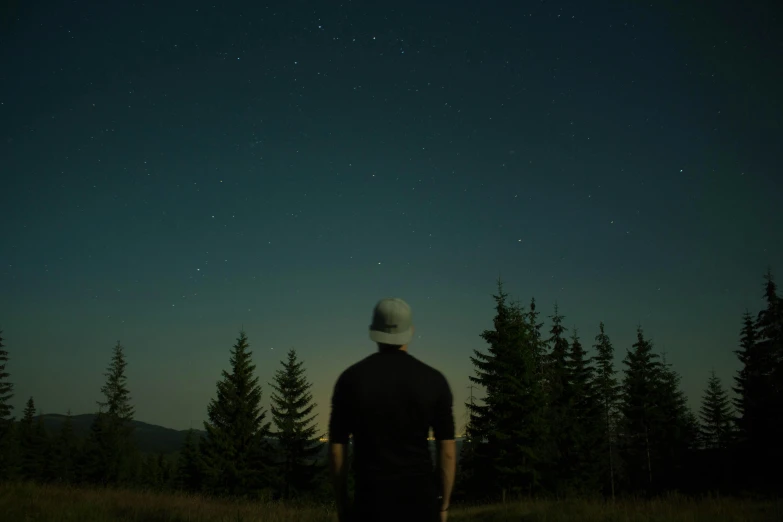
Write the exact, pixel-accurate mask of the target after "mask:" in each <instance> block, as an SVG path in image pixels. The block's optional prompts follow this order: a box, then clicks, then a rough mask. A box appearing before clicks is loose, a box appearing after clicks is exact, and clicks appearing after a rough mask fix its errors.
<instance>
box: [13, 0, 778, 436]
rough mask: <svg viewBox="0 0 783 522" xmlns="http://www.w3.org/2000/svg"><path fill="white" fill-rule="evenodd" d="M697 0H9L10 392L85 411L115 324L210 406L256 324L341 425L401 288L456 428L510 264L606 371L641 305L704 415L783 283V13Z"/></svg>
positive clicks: (166, 381) (132, 352)
mask: <svg viewBox="0 0 783 522" xmlns="http://www.w3.org/2000/svg"><path fill="white" fill-rule="evenodd" d="M698 3H699V2H666V1H664V2H633V1H630V2H627V1H619V0H614V1H604V0H601V1H595V2H583V1H581V0H579V1H577V0H572V1H550V0H545V1H541V0H535V1H526V0H515V1H505V0H504V1H495V2H471V1H467V0H454V1H449V2H445V1H431V0H417V1H411V0H401V1H398V2H375V3H369V2H358V1H356V2H350V1H344V2H342V3H340V2H326V1H300V0H290V1H289V0H287V1H285V2H270V3H266V2H220V3H218V2H203V1H200V0H188V1H184V0H167V1H166V2H146V3H139V2H135V3H130V2H122V3H116V2H99V1H97V0H89V1H51V2H46V3H44V2H22V1H20V0H16V1H11V2H4V3H3V5H4V6H5V7H4V8H3V9H4V10H3V12H2V18H0V60H1V62H0V63H2V64H3V66H2V69H0V122H2V124H1V125H0V133H1V134H0V238H1V240H0V328H1V329H3V330H4V333H3V337H4V338H5V344H6V345H7V349H8V350H9V353H10V356H11V361H10V363H9V365H8V369H9V371H10V372H11V374H12V380H13V382H15V385H16V397H15V398H14V399H13V404H14V405H15V407H16V408H17V413H20V412H21V409H22V407H23V405H24V402H25V401H26V400H27V398H28V397H30V396H34V397H35V399H36V404H37V405H38V406H39V408H40V409H41V410H42V411H43V412H44V413H65V412H66V411H67V410H68V409H70V410H72V412H73V413H75V414H80V413H91V412H94V411H95V410H96V409H97V407H96V403H95V401H97V400H98V399H99V398H100V393H99V390H100V387H101V384H102V382H103V380H104V378H103V375H102V374H103V372H104V371H105V369H106V366H107V364H108V362H109V360H110V357H111V350H112V347H113V346H114V345H115V344H116V342H117V340H120V341H121V342H122V344H123V345H124V346H125V347H126V353H127V358H128V363H129V366H128V378H129V387H130V390H131V394H132V398H133V402H134V404H135V406H136V417H137V419H139V420H142V421H144V422H149V423H154V424H160V425H163V426H167V427H171V428H176V429H186V428H188V427H189V426H191V425H193V426H194V427H201V422H202V421H203V420H204V419H206V407H207V404H208V402H209V400H210V398H212V397H213V396H214V394H215V383H216V382H217V380H218V379H219V378H220V372H221V371H222V370H223V369H225V368H227V366H228V360H229V350H230V348H231V346H232V344H234V341H235V339H236V337H237V335H238V332H239V330H240V328H244V329H245V331H246V332H247V335H248V337H249V340H250V344H251V349H252V350H253V351H254V361H255V363H256V364H257V371H258V375H259V377H260V379H261V382H262V384H263V393H264V403H265V404H266V405H268V403H267V400H268V396H269V387H268V386H267V383H268V382H269V381H270V380H271V379H272V376H273V374H274V372H275V370H277V369H278V368H279V367H280V366H279V362H280V360H281V359H283V357H284V356H285V352H286V351H287V350H288V349H289V348H295V349H296V350H297V352H298V353H299V355H300V356H301V358H302V359H303V360H304V362H305V367H306V370H307V372H308V378H309V379H310V380H311V381H312V382H313V393H314V396H315V399H316V401H317V403H318V407H317V409H316V411H317V412H318V414H319V417H318V422H319V425H320V426H321V428H322V429H323V430H325V429H326V423H327V420H328V414H329V400H330V396H331V391H332V387H333V385H334V382H335V380H336V378H337V376H338V375H339V373H340V372H341V371H342V370H343V369H344V368H346V367H347V366H348V365H350V364H352V363H354V362H356V361H358V360H359V359H361V358H363V357H365V356H366V355H369V354H370V353H372V351H373V350H374V349H375V347H374V345H373V344H372V342H371V341H370V340H369V338H368V333H367V329H368V325H369V323H370V318H371V313H372V308H373V306H374V305H375V303H376V302H377V300H378V299H380V298H383V297H390V296H394V297H401V298H403V299H405V300H406V301H408V302H409V303H410V305H411V306H412V308H413V311H414V322H415V324H416V327H417V330H416V337H415V339H414V342H413V343H412V344H411V346H410V353H411V354H412V355H414V356H415V357H417V358H419V359H420V360H422V361H424V362H426V363H428V364H431V365H433V366H435V367H437V368H438V369H440V370H441V371H442V372H443V373H444V374H445V375H446V377H447V378H448V380H449V382H450V384H451V387H452V390H453V392H454V396H455V416H456V420H457V427H458V431H460V430H461V428H462V426H463V424H464V421H465V416H464V406H463V404H464V402H465V401H466V400H467V397H468V394H469V390H468V384H469V382H468V375H470V374H472V371H473V370H472V366H471V363H470V360H469V356H470V355H471V354H472V350H473V349H483V348H484V347H485V344H484V341H482V340H481V338H480V337H479V335H480V333H481V332H482V330H483V329H485V328H490V327H491V324H492V323H491V321H492V317H493V313H494V310H493V306H494V303H493V300H492V293H494V291H495V289H496V286H495V282H496V280H497V278H498V276H501V277H502V278H503V280H504V281H505V282H506V290H507V291H508V292H510V293H511V294H512V295H513V296H514V297H516V298H519V299H521V300H522V301H524V302H528V301H529V300H530V298H531V297H532V296H535V298H536V299H537V301H538V303H539V309H540V310H541V311H542V315H543V316H548V315H551V313H552V309H553V306H554V304H555V303H556V302H557V303H558V304H559V306H560V310H561V312H562V313H563V314H564V315H565V317H566V319H565V323H566V325H567V326H569V328H570V327H576V328H578V330H579V333H580V335H581V337H582V339H583V341H584V342H585V344H588V345H592V344H593V339H594V337H595V335H596V334H597V330H598V323H599V321H604V322H605V323H606V328H607V332H608V333H609V335H610V336H611V337H612V339H613V342H614V345H615V348H616V350H617V361H618V364H619V361H620V360H621V359H622V357H623V355H624V353H625V350H626V349H627V348H630V346H631V344H632V343H633V342H634V340H635V329H636V325H637V324H641V325H642V327H643V328H644V330H645V332H646V334H647V335H648V336H650V337H651V338H652V339H653V342H654V344H655V347H656V349H657V350H658V351H665V352H666V353H667V358H668V360H669V361H670V362H672V363H673V364H674V366H675V368H676V369H677V370H678V371H679V372H680V373H681V375H682V378H683V387H684V389H685V390H686V392H687V393H688V396H689V397H690V399H691V404H692V405H693V406H697V405H698V401H699V397H700V395H701V392H702V389H703V387H704V384H705V383H706V379H707V377H708V374H709V371H710V370H711V369H713V368H714V369H715V370H716V371H717V373H718V375H719V376H720V377H721V378H723V379H724V380H725V381H727V382H728V381H729V380H730V379H731V377H732V375H734V372H735V371H736V369H737V367H738V364H737V361H736V357H735V356H734V354H733V353H732V350H734V349H735V348H736V345H737V339H738V335H739V329H740V326H741V324H740V322H741V314H742V313H743V311H744V310H745V308H749V309H750V310H751V311H753V312H754V313H755V312H756V311H757V310H758V309H759V308H760V307H761V306H762V296H763V286H762V285H763V279H762V276H763V274H764V272H765V271H766V270H767V267H771V268H772V270H773V272H775V273H778V274H780V276H779V277H781V278H783V261H782V260H783V242H782V241H780V236H779V233H780V230H781V226H782V225H783V210H781V209H782V208H783V207H782V206H781V203H780V201H781V194H783V179H781V175H780V174H781V172H780V165H781V163H783V161H781V160H783V158H782V157H781V155H782V154H783V152H782V151H783V149H781V147H780V144H781V143H783V131H782V130H781V121H783V120H782V119H781V117H782V116H783V101H782V100H783V99H782V98H781V97H780V96H779V92H778V91H777V88H778V87H779V86H780V85H781V83H782V82H781V80H783V73H781V68H780V67H779V64H780V62H781V58H782V57H783V45H782V44H781V35H782V34H783V31H781V30H780V29H781V28H780V24H781V16H780V13H779V12H777V11H774V10H773V9H772V8H769V7H765V5H764V4H763V3H758V5H757V4H754V6H753V7H742V8H741V9H739V8H737V7H733V6H732V5H730V4H731V3H729V2H711V3H710V8H709V9H705V8H702V7H698V6H697V4H698ZM651 4H652V5H651ZM770 4H771V3H770ZM545 326H546V328H547V329H548V327H549V321H548V319H547V320H546V325H545ZM475 393H476V395H477V396H480V395H481V393H480V392H479V391H478V390H477V391H476V392H475Z"/></svg>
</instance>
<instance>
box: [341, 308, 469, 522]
mask: <svg viewBox="0 0 783 522" xmlns="http://www.w3.org/2000/svg"><path fill="white" fill-rule="evenodd" d="M413 331H414V327H413V322H412V315H411V309H410V306H409V305H408V303H406V302H405V301H403V300H402V299H398V298H388V299H381V300H380V301H378V304H377V305H375V309H374V310H373V318H372V323H371V324H370V339H371V340H372V341H374V342H375V343H377V344H378V352H377V353H374V354H373V355H370V356H369V357H366V358H364V359H363V360H361V361H359V362H358V363H356V364H354V365H353V366H351V367H350V368H348V369H347V370H345V371H344V372H343V373H342V374H341V375H340V377H339V378H338V379H337V383H336V384H335V386H334V394H333V395H332V415H331V418H330V419H329V462H330V468H331V471H332V477H333V479H334V480H335V493H336V498H337V511H338V516H339V519H340V522H346V521H347V520H349V519H350V520H353V521H359V522H382V521H384V522H385V521H387V520H389V521H390V520H395V521H396V520H403V519H404V520H405V521H406V522H434V521H435V520H438V519H440V520H445V518H446V513H447V511H446V510H447V509H448V503H449V501H450V497H451V488H452V486H453V483H454V473H455V466H456V461H455V459H456V447H455V444H454V415H453V411H452V402H453V398H452V395H451V389H450V388H449V384H448V381H446V378H445V377H444V376H443V374H442V373H440V372H439V371H437V370H436V369H434V368H432V367H430V366H428V365H426V364H424V363H423V362H421V361H419V360H417V359H416V358H415V357H412V356H411V355H409V354H408V351H407V349H408V343H410V341H411V340H412V339H413ZM430 427H432V429H433V434H434V436H435V439H437V440H439V441H441V442H439V443H438V444H439V446H438V466H437V467H438V473H437V474H436V473H434V471H435V469H434V466H433V462H432V457H431V454H430V451H429V446H428V442H427V435H428V433H429V429H430ZM350 435H353V442H354V448H353V449H354V471H355V475H356V490H355V495H354V505H353V509H352V510H351V509H349V501H348V493H347V454H348V451H347V448H348V442H349V436H350ZM349 513H352V515H350V516H349ZM439 513H440V515H439Z"/></svg>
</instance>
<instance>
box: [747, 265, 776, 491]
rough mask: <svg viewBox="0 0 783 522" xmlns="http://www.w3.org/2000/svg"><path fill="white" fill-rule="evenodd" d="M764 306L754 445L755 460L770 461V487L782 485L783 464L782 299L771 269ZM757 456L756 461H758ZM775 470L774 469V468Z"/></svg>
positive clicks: (759, 332) (759, 326) (758, 348)
mask: <svg viewBox="0 0 783 522" xmlns="http://www.w3.org/2000/svg"><path fill="white" fill-rule="evenodd" d="M764 300H765V301H766V306H765V308H763V309H762V310H761V311H760V312H759V314H758V318H757V320H756V332H757V335H758V337H757V340H756V347H755V352H756V356H757V357H758V359H759V361H760V365H761V366H762V368H763V369H762V370H761V371H760V372H759V375H758V376H757V381H758V390H757V393H758V397H759V400H760V401H762V402H760V403H757V404H756V407H757V408H758V411H757V412H756V415H757V416H758V418H757V419H754V420H753V421H752V422H754V423H755V424H756V426H755V428H757V430H756V433H755V434H754V439H755V440H754V441H753V446H754V449H755V451H756V459H760V458H763V459H764V461H765V462H766V463H767V465H766V466H765V470H766V471H767V472H768V473H767V475H766V480H765V482H767V485H768V487H771V488H774V487H776V486H777V485H781V484H783V479H781V478H780V473H779V470H780V469H781V467H783V447H782V446H781V443H780V441H781V440H783V300H781V298H780V296H778V294H777V285H776V284H775V280H774V278H773V276H772V272H771V270H768V271H767V273H766V274H765V276H764ZM756 459H754V460H756ZM773 470H775V471H773Z"/></svg>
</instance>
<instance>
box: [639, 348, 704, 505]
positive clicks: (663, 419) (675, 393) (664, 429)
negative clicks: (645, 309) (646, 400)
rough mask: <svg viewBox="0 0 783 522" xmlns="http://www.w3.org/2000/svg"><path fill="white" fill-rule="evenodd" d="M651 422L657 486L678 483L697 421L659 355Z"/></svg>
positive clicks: (695, 437)
mask: <svg viewBox="0 0 783 522" xmlns="http://www.w3.org/2000/svg"><path fill="white" fill-rule="evenodd" d="M655 379H656V380H655V390H654V394H653V400H654V404H655V409H654V413H655V421H654V422H651V423H650V427H651V438H652V439H653V441H654V442H653V444H652V447H653V465H654V466H655V467H656V468H657V470H658V472H657V473H658V480H657V484H655V485H654V487H655V488H657V489H659V490H660V489H671V488H676V487H678V486H679V485H681V481H682V477H683V472H684V471H685V466H684V464H685V462H687V456H688V451H689V450H690V449H691V448H692V447H694V446H695V445H696V441H697V440H698V421H696V419H695V416H694V415H693V413H692V412H691V411H690V408H688V399H687V397H686V396H685V392H683V390H682V388H681V387H680V380H681V379H680V376H679V374H677V372H676V371H674V368H673V367H672V365H671V364H669V363H668V362H667V360H666V354H665V353H664V354H662V356H661V358H660V360H659V364H658V365H657V366H656V375H655Z"/></svg>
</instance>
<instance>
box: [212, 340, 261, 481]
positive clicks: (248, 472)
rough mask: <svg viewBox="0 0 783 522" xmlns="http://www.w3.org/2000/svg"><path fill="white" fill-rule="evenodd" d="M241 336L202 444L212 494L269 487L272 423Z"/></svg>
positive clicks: (248, 351)
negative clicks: (267, 418)
mask: <svg viewBox="0 0 783 522" xmlns="http://www.w3.org/2000/svg"><path fill="white" fill-rule="evenodd" d="M249 347H250V345H249V343H248V340H247V336H246V335H245V332H244V331H241V332H240V335H239V338H237V342H236V344H235V345H234V346H233V348H232V350H231V361H230V363H231V371H230V372H227V371H225V370H224V371H223V372H222V376H223V378H222V380H220V381H219V382H218V383H217V396H216V397H215V398H214V399H212V400H211V401H210V403H209V406H208V408H207V413H208V416H209V421H205V422H204V428H205V429H206V431H207V434H206V437H205V438H204V440H203V441H202V443H201V445H200V447H201V448H202V451H201V453H202V455H203V456H204V462H205V480H206V485H207V487H208V489H209V491H210V492H212V493H216V494H221V495H249V494H252V493H254V492H256V491H257V490H258V489H260V488H266V487H269V486H271V485H272V484H271V481H272V480H271V479H272V477H271V476H270V464H271V462H270V453H271V448H270V443H269V435H270V425H271V423H270V422H265V419H266V412H264V411H263V410H262V408H261V386H260V385H259V384H258V377H256V376H255V375H254V371H255V365H254V364H253V363H252V362H251V355H252V352H251V351H250V349H249Z"/></svg>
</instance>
